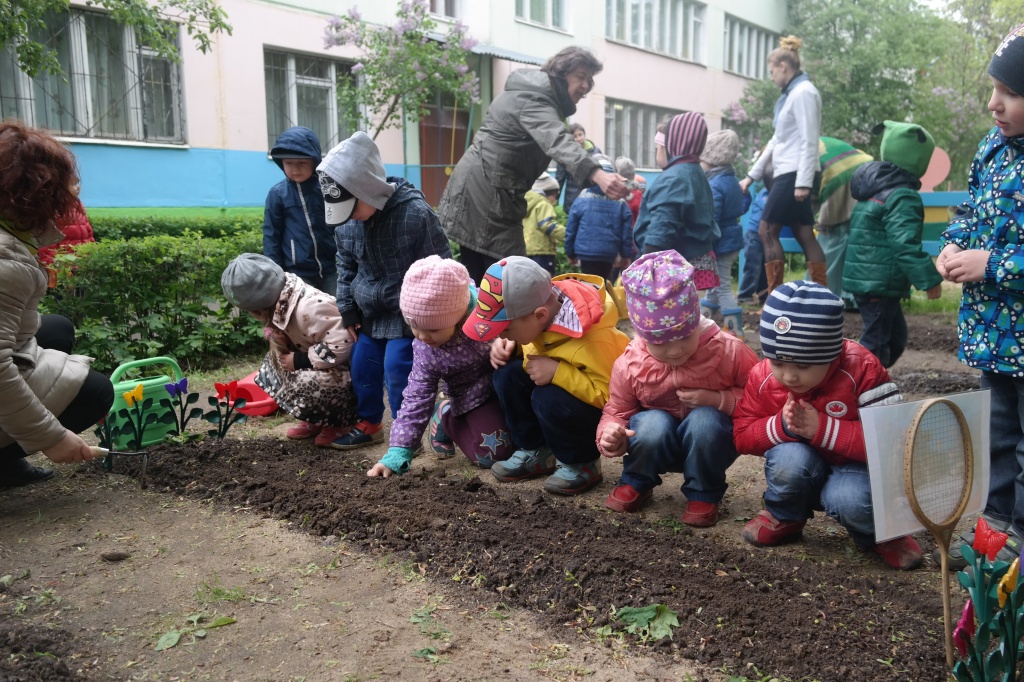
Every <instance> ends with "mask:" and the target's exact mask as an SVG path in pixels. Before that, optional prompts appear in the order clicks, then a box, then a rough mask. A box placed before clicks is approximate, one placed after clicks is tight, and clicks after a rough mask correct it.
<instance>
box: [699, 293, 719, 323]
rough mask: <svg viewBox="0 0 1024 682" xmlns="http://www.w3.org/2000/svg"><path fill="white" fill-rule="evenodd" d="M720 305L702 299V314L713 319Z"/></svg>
mask: <svg viewBox="0 0 1024 682" xmlns="http://www.w3.org/2000/svg"><path fill="white" fill-rule="evenodd" d="M718 307H719V306H718V304H717V303H712V302H711V301H709V300H708V299H706V298H702V299H700V314H701V315H703V316H704V317H706V318H708V319H713V318H714V316H715V313H717V312H718Z"/></svg>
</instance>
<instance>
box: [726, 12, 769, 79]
mask: <svg viewBox="0 0 1024 682" xmlns="http://www.w3.org/2000/svg"><path fill="white" fill-rule="evenodd" d="M778 39H779V37H778V35H776V34H775V33H772V32H771V31H766V30H764V29H762V28H758V27H757V26H752V25H751V24H747V23H745V22H743V21H740V20H739V19H737V18H735V17H733V16H730V15H728V14H726V15H725V40H724V41H723V44H724V45H725V54H724V55H723V60H722V63H723V64H725V70H726V71H731V72H733V73H737V74H739V75H741V76H746V77H747V78H758V79H763V78H767V77H768V55H769V54H770V53H771V51H772V49H773V48H774V46H775V44H776V43H777V42H778Z"/></svg>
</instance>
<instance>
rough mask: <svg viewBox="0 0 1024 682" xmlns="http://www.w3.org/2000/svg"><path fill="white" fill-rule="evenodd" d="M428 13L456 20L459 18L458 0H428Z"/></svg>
mask: <svg viewBox="0 0 1024 682" xmlns="http://www.w3.org/2000/svg"><path fill="white" fill-rule="evenodd" d="M430 13H431V14H436V15H438V16H442V17H448V18H449V19H456V18H458V16H459V2H458V0H430Z"/></svg>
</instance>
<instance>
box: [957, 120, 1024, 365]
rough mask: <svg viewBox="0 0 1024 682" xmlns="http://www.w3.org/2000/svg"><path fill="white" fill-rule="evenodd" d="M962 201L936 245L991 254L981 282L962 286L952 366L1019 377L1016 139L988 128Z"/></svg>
mask: <svg viewBox="0 0 1024 682" xmlns="http://www.w3.org/2000/svg"><path fill="white" fill-rule="evenodd" d="M968 190H969V192H970V199H969V200H968V201H966V202H964V203H963V204H962V205H961V206H960V207H959V208H958V209H957V213H956V216H954V218H953V220H952V221H951V222H950V223H949V227H948V228H946V231H945V233H943V235H942V246H943V247H945V246H946V245H947V244H956V245H957V246H959V247H960V248H961V249H984V250H987V251H990V252H991V255H990V256H989V259H988V265H987V267H986V268H985V279H984V281H981V282H965V283H964V285H963V287H964V289H963V292H964V293H963V299H962V301H961V303H960V321H959V324H958V329H959V332H960V361H961V362H963V363H965V364H967V365H968V366H969V367H977V368H978V369H981V370H983V371H986V372H995V373H996V374H1006V375H1009V376H1013V377H1024V354H1022V353H1021V348H1024V318H1022V317H1021V314H1020V311H1021V310H1022V309H1024V138H1021V137H1011V138H1007V137H1004V136H1003V135H1002V133H1000V132H999V129H998V128H993V129H992V131H991V132H989V134H988V135H987V136H986V137H985V139H984V140H982V141H981V145H980V147H979V149H978V154H977V156H975V157H974V163H972V164H971V177H970V181H969V185H968Z"/></svg>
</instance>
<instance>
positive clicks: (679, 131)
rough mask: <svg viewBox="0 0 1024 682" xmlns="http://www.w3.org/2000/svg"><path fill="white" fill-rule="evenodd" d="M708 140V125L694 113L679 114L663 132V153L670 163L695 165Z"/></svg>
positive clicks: (701, 117)
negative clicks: (666, 155)
mask: <svg viewBox="0 0 1024 682" xmlns="http://www.w3.org/2000/svg"><path fill="white" fill-rule="evenodd" d="M707 140H708V124H707V123H705V122H704V117H703V116H701V115H700V114H698V113H697V112H696V111H689V112H687V113H685V114H679V115H678V116H676V117H674V118H673V119H672V120H671V121H669V124H668V129H667V130H665V151H666V152H667V153H668V158H669V161H670V162H671V163H674V164H675V163H697V162H698V161H700V155H701V154H702V153H703V152H704V143H706V142H707Z"/></svg>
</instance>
